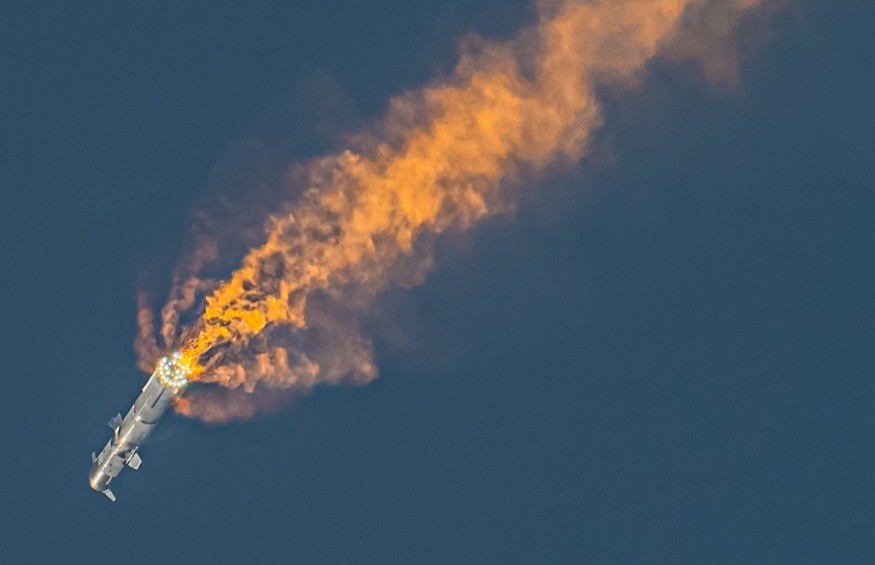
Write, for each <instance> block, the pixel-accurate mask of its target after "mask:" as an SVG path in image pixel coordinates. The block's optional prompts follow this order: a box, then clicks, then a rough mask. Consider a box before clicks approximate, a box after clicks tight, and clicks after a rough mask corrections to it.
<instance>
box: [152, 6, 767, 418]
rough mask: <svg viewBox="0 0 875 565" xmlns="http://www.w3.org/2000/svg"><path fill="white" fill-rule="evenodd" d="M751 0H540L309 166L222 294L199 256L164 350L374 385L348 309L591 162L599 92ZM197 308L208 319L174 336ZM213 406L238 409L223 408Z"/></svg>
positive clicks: (262, 382)
mask: <svg viewBox="0 0 875 565" xmlns="http://www.w3.org/2000/svg"><path fill="white" fill-rule="evenodd" d="M756 4H758V2H757V1H756V0H725V1H721V2H713V1H707V0H592V1H584V0H579V1H561V0H553V1H543V2H540V3H539V4H538V13H539V21H538V23H537V24H536V25H535V26H533V27H532V28H529V29H526V30H524V31H523V32H521V33H520V34H519V35H518V36H517V38H515V39H513V40H511V41H508V42H503V43H495V42H487V41H483V40H479V39H470V40H469V41H467V43H466V45H465V48H464V50H463V54H462V57H461V60H460V62H459V64H458V66H457V68H456V70H455V72H454V73H453V75H452V76H451V77H450V78H449V79H448V80H446V81H444V82H442V83H439V84H435V85H432V86H429V87H427V88H424V89H421V90H419V91H415V92H411V93H407V94H405V95H402V96H400V97H397V98H395V99H393V100H392V101H391V103H390V107H389V110H388V113H387V115H386V117H385V118H384V119H383V120H382V122H381V123H380V124H379V126H378V127H376V128H375V131H371V132H369V133H366V134H364V135H362V136H360V137H359V138H358V140H357V146H356V148H355V150H348V151H345V152H343V153H342V154H338V155H334V156H329V157H326V158H323V159H320V160H316V161H314V162H312V163H309V164H308V165H306V167H305V170H306V174H305V179H306V183H307V184H306V190H305V192H304V193H303V195H302V196H301V197H300V199H299V200H298V201H297V202H296V203H294V204H293V205H290V206H288V210H289V211H288V212H287V213H283V214H276V215H274V216H272V217H270V219H269V221H268V223H267V226H266V231H265V240H264V243H263V244H262V245H260V246H258V247H255V248H254V249H252V250H251V251H249V253H248V254H247V255H246V256H245V258H244V259H243V261H242V266H241V267H240V268H239V269H238V270H236V271H235V272H234V273H233V274H232V275H231V277H230V278H229V279H228V280H226V281H225V282H222V283H221V284H219V285H218V286H217V287H215V288H213V287H211V286H210V285H209V284H207V283H204V282H202V280H201V279H200V278H198V276H197V273H198V272H199V270H200V269H201V268H202V267H203V262H204V261H206V260H208V258H210V257H212V256H214V255H215V253H216V250H215V249H214V248H213V247H210V245H209V243H205V244H204V245H203V246H202V248H199V250H198V251H196V252H195V254H194V255H193V258H194V259H193V263H192V264H191V265H188V266H185V267H184V268H181V269H180V271H179V272H178V276H177V283H178V284H177V285H176V286H175V288H174V289H173V291H172V293H171V300H170V302H169V303H168V305H167V306H166V307H165V308H164V309H163V312H162V314H163V326H162V335H163V337H164V340H165V344H166V345H167V346H168V347H174V348H177V347H178V348H180V349H181V351H182V353H183V355H184V357H185V358H186V359H188V360H190V361H192V362H196V363H197V367H198V369H196V371H195V372H196V375H195V376H194V378H195V379H197V380H200V381H202V382H207V383H216V384H219V385H222V386H224V387H228V388H240V389H241V390H243V391H247V392H253V391H256V387H259V386H260V387H262V388H263V387H267V388H280V389H292V390H294V389H300V390H306V389H309V388H310V387H312V386H314V385H316V384H319V383H326V382H327V383H337V382H342V381H350V382H356V383H366V382H369V381H370V380H372V379H374V378H375V377H376V375H377V369H376V367H375V365H374V361H373V357H372V353H371V346H370V342H369V341H368V340H367V339H365V338H363V337H362V336H361V335H360V334H359V332H358V330H357V325H356V323H355V320H356V315H355V314H356V312H357V311H360V310H361V309H362V307H363V306H364V307H366V306H367V304H368V302H369V300H370V298H372V297H373V296H374V295H375V294H376V293H378V292H379V291H380V290H382V289H385V288H387V287H389V286H391V285H409V284H415V283H416V282H418V281H420V280H421V277H422V275H423V273H424V271H427V269H428V267H429V258H428V255H427V252H426V251H424V250H423V249H422V247H423V246H422V242H423V241H424V240H425V239H427V237H428V236H432V235H435V234H440V233H441V232H444V231H446V230H466V229H468V228H471V227H472V226H473V225H475V224H476V223H477V222H478V221H480V220H482V219H484V218H486V217H489V216H493V215H495V214H498V213H501V212H504V211H507V210H511V209H512V208H513V205H514V200H515V197H514V195H515V191H514V190H512V189H511V188H512V187H513V185H514V181H517V180H518V179H520V178H521V176H522V175H533V174H537V173H539V172H542V171H544V170H545V169H546V168H547V167H549V166H550V165H552V164H557V163H563V162H564V163H574V162H576V161H577V160H579V159H580V158H581V157H583V156H584V155H586V153H587V152H588V150H589V146H590V140H591V137H592V135H593V133H594V132H595V131H596V130H597V129H598V128H599V127H600V126H601V112H600V107H599V101H598V99H597V97H596V90H597V88H599V87H600V86H602V85H624V84H629V83H633V82H634V81H635V80H636V78H637V77H639V76H640V75H641V73H642V72H643V71H644V69H645V66H646V65H647V63H648V61H650V60H651V59H653V58H654V57H656V56H657V55H659V54H660V53H668V52H669V51H671V49H672V46H673V45H681V47H682V48H683V52H682V56H683V57H692V56H694V53H693V51H694V49H692V48H691V43H689V42H687V43H683V42H678V41H677V40H678V38H679V37H681V36H682V35H683V33H684V30H685V25H686V23H687V22H701V21H704V20H703V18H702V17H697V14H698V16H701V15H702V14H706V13H711V14H714V13H716V14H718V15H719V18H720V24H721V26H722V27H720V29H721V30H725V29H728V28H732V27H733V26H734V23H735V20H736V19H737V18H738V17H739V16H741V15H742V14H743V13H744V12H745V11H747V10H749V9H751V8H753V7H754V6H755V5H756ZM712 19H713V18H712ZM700 35H701V34H700ZM695 44H698V42H697V43H695ZM695 44H693V45H695ZM678 53H681V51H677V50H676V52H675V53H674V55H675V56H676V55H677V54H678ZM207 288H209V289H210V290H209V292H208V293H207V294H206V296H204V297H203V299H202V300H201V301H200V302H198V301H197V300H196V296H197V295H198V293H199V292H202V291H203V290H204V289H207ZM198 304H200V305H202V306H203V312H202V314H201V315H200V316H199V317H198V318H197V319H196V321H195V322H194V323H193V324H192V325H191V326H190V327H189V328H188V329H182V330H181V331H180V328H179V326H180V320H181V319H182V317H181V316H182V313H183V312H184V311H186V310H190V309H192V308H193V307H196V306H197V305H198ZM144 321H146V320H144ZM149 323H151V321H149ZM304 330H306V331H304ZM259 390H261V388H259ZM255 396H257V395H253V398H255ZM219 397H222V398H224V400H222V402H226V403H227V404H228V405H229V406H231V405H233V408H232V409H230V410H229V411H222V410H221V407H217V406H216V403H215V401H214V399H215V398H219ZM203 398H204V399H205V400H204V401H203V403H202V404H201V405H200V407H199V402H198V397H197V396H196V395H194V396H191V397H189V398H187V399H185V401H183V402H181V403H180V404H179V406H178V407H177V408H178V409H179V410H180V411H183V412H185V413H188V414H193V415H202V416H203V417H204V418H207V419H209V420H211V421H220V420H222V419H225V418H227V417H236V416H240V415H243V416H244V417H247V416H249V415H251V414H252V413H253V412H254V410H253V409H252V407H251V406H244V407H242V408H241V407H240V406H239V402H240V398H239V397H237V398H236V399H235V400H234V401H233V402H232V401H229V400H227V398H226V397H225V396H222V395H216V394H211V395H209V396H204V397H203ZM253 402H255V401H253Z"/></svg>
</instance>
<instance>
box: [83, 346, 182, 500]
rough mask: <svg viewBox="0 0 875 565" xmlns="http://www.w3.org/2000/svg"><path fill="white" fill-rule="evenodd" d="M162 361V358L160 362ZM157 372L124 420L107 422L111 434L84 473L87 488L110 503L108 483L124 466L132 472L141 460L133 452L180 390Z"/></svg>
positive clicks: (112, 497) (159, 369)
mask: <svg viewBox="0 0 875 565" xmlns="http://www.w3.org/2000/svg"><path fill="white" fill-rule="evenodd" d="M166 359H167V358H164V359H162V362H164V361H165V360H166ZM165 365H166V363H165ZM160 371H161V368H160V367H159V368H158V369H156V370H155V372H154V373H152V375H151V376H150V377H149V380H148V381H147V382H146V385H145V386H144V387H143V391H142V392H141V393H140V395H139V396H138V397H137V400H136V401H134V405H133V406H132V407H131V409H130V410H129V411H128V414H127V415H126V416H125V418H124V420H122V418H121V414H119V415H117V416H116V417H115V418H113V419H112V420H110V422H109V427H110V428H112V430H113V435H112V437H111V438H110V440H109V442H107V444H106V447H104V448H103V450H102V451H101V452H100V455H95V454H94V453H92V454H91V460H92V462H93V463H94V464H93V465H92V467H91V472H90V473H89V474H88V483H89V484H90V485H91V488H93V489H94V490H96V491H98V492H101V493H103V494H105V495H106V496H107V497H108V498H109V499H110V500H112V501H113V502H114V501H115V495H114V494H113V492H112V491H111V490H109V483H110V482H112V480H113V479H114V478H116V477H117V476H118V475H119V473H121V471H122V469H124V468H125V466H126V465H127V466H128V467H130V468H132V469H138V468H139V467H140V463H141V462H142V460H141V459H140V456H139V454H138V453H137V451H138V450H139V449H140V446H141V445H142V444H143V442H144V441H145V440H146V438H148V437H149V434H151V433H152V430H154V429H155V426H156V425H157V424H158V421H159V420H160V419H161V417H162V416H164V414H165V413H166V412H167V409H168V408H169V407H170V404H171V402H172V401H173V399H174V398H175V397H176V395H177V394H178V393H179V391H180V389H181V388H182V387H181V386H180V387H175V386H173V384H172V383H169V382H167V380H166V378H164V375H163V374H161V372H160Z"/></svg>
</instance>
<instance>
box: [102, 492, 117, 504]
mask: <svg viewBox="0 0 875 565" xmlns="http://www.w3.org/2000/svg"><path fill="white" fill-rule="evenodd" d="M103 494H105V495H106V498H108V499H110V500H111V501H113V502H115V495H114V494H113V493H112V491H111V490H109V489H106V490H105V491H103Z"/></svg>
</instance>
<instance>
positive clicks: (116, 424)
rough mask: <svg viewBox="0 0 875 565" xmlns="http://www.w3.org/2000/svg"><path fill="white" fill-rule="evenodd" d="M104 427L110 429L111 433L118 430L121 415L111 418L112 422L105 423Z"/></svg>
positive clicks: (120, 423)
mask: <svg viewBox="0 0 875 565" xmlns="http://www.w3.org/2000/svg"><path fill="white" fill-rule="evenodd" d="M106 425H107V426H109V427H110V429H112V430H113V431H116V430H118V428H119V426H121V425H122V415H121V414H116V415H115V416H113V417H112V420H110V421H109V422H107V423H106Z"/></svg>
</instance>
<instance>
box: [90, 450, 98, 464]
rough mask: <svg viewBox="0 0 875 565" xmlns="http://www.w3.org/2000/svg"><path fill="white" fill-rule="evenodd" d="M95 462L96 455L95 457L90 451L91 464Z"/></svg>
mask: <svg viewBox="0 0 875 565" xmlns="http://www.w3.org/2000/svg"><path fill="white" fill-rule="evenodd" d="M95 461H97V455H95V454H94V452H93V451H92V452H91V462H92V463H94V462H95Z"/></svg>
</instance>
